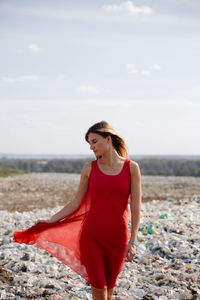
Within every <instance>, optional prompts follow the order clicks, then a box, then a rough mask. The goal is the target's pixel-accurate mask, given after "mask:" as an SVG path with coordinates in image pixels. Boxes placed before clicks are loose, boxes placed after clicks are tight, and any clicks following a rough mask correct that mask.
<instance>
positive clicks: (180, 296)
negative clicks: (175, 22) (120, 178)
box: [0, 174, 200, 300]
mask: <svg viewBox="0 0 200 300" xmlns="http://www.w3.org/2000/svg"><path fill="white" fill-rule="evenodd" d="M42 175H44V176H42ZM71 175H72V174H71ZM20 176H21V175H20ZM29 176H30V177H29ZM35 178H36V179H35ZM42 178H43V179H42ZM55 178H57V179H56V180H57V181H56V180H55ZM78 178H79V177H78V176H76V175H72V176H65V175H56V174H54V175H52V174H51V175H50V174H49V177H48V175H47V174H39V175H36V174H35V175H25V176H24V177H23V176H21V177H19V176H17V177H15V178H8V179H5V178H4V179H0V200H1V199H4V201H5V199H6V195H9V197H11V196H10V195H11V190H12V193H13V195H14V193H17V194H18V195H17V196H15V197H18V200H17V201H18V202H19V201H20V198H19V195H20V193H21V197H22V198H23V197H24V198H26V199H27V203H28V202H30V203H31V201H30V199H28V195H31V192H30V194H29V193H27V189H32V193H33V194H34V193H37V194H38V199H39V195H40V193H43V194H44V195H43V199H44V200H43V202H44V203H43V204H44V205H43V207H42V208H40V206H39V205H38V203H39V201H38V200H37V201H36V203H35V204H34V206H33V207H34V208H31V209H29V210H27V209H26V205H25V199H22V200H23V201H22V203H23V205H24V211H23V209H22V207H21V208H20V211H18V210H13V209H11V207H10V208H9V206H8V205H7V206H6V209H2V208H3V207H1V210H0V299H27V300H28V299H38V300H39V299H41V300H42V299H49V300H64V299H72V300H78V299H88V300H92V296H91V288H90V285H88V284H87V282H86V281H85V280H84V279H83V278H81V277H80V276H79V275H78V274H77V273H75V272H74V271H72V270H71V269H70V268H69V267H67V266H66V265H64V264H63V263H62V262H60V261H58V260H57V259H56V258H55V257H53V256H52V255H51V254H49V253H48V252H46V251H44V250H41V249H39V248H38V247H37V246H36V245H31V246H30V245H29V246H28V245H25V244H18V243H15V242H14V241H13V233H14V231H16V230H21V229H25V228H28V227H30V226H32V225H33V224H34V222H35V221H36V220H38V219H46V218H48V217H49V216H50V215H52V214H54V213H56V212H57V211H58V210H60V209H61V208H62V207H63V204H62V205H57V202H56V201H57V198H56V197H58V198H59V197H60V196H61V194H56V191H55V189H58V190H59V188H60V187H61V186H62V187H63V188H60V190H59V193H61V192H62V191H63V195H64V194H65V195H66V193H67V195H71V194H73V191H74V187H72V186H75V185H76V184H77V180H78ZM165 179H166V180H165ZM34 180H35V181H34ZM70 180H71V181H70ZM142 180H143V185H145V184H146V185H147V184H148V185H150V182H153V177H151V176H149V177H148V176H145V178H144V177H143V179H142ZM154 180H155V181H156V180H157V184H160V182H166V181H167V182H168V183H169V182H170V183H171V185H173V182H174V181H173V180H176V185H177V186H178V187H180V185H181V184H182V183H183V182H184V180H186V178H185V179H183V178H169V177H168V178H167V177H154ZM187 180H191V185H193V193H192V191H191V190H190V192H188V191H187V190H186V191H185V194H184V195H182V194H181V193H179V194H178V196H177V195H176V194H175V193H174V195H175V196H176V197H172V195H171V194H170V195H171V196H170V197H169V191H168V192H166V189H165V188H163V189H162V191H161V189H160V192H159V193H158V190H157V198H156V197H155V199H151V201H148V202H144V203H142V208H141V222H140V229H139V233H138V240H137V245H138V246H137V254H136V256H135V258H134V259H133V261H132V262H126V263H125V264H124V266H123V269H122V271H121V273H120V274H119V277H118V280H117V286H116V287H115V289H114V294H113V299H115V300H120V299H131V300H134V299H144V300H150V299H154V300H167V299H173V300H174V299H177V300H187V299H200V230H199V229H200V197H199V194H198V193H197V190H196V185H195V178H188V179H187ZM198 180H199V179H197V183H199V182H198ZM17 182H18V183H20V184H21V185H20V188H19V184H17ZM31 182H32V183H31ZM178 182H179V183H178ZM30 183H31V184H30ZM57 183H58V187H56V184H57ZM52 185H53V186H54V192H53V189H52ZM152 186H153V185H152ZM160 186H161V185H160ZM188 186H189V184H188ZM16 188H17V190H16ZM169 188H170V184H169ZM45 189H46V192H47V195H49V193H51V195H54V207H49V206H48V201H47V200H48V199H47V198H46V196H45V192H44V190H45ZM66 189H68V191H67V192H66ZM41 190H42V191H41ZM49 191H50V192H49ZM170 193H171V192H170ZM155 194H156V193H154V196H155ZM164 195H165V196H166V197H164ZM167 195H168V196H167ZM181 195H182V197H180V196H181ZM13 197H14V196H13ZM31 197H33V195H31ZM51 199H53V196H52V198H51ZM15 201H16V198H15ZM10 203H12V199H11V201H10ZM32 203H33V201H32ZM50 203H51V205H53V200H51V201H50ZM37 206H38V207H39V208H37ZM130 221H131V214H130ZM130 225H131V222H129V226H130Z"/></svg>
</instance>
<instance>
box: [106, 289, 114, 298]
mask: <svg viewBox="0 0 200 300" xmlns="http://www.w3.org/2000/svg"><path fill="white" fill-rule="evenodd" d="M113 291H114V289H107V300H112V295H113Z"/></svg>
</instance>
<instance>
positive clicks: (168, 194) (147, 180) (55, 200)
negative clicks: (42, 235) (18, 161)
mask: <svg viewBox="0 0 200 300" xmlns="http://www.w3.org/2000/svg"><path fill="white" fill-rule="evenodd" d="M79 179H80V175H78V174H60V173H32V174H28V175H27V174H26V175H17V176H12V177H7V178H0V210H8V211H19V212H22V211H30V210H33V209H35V208H46V207H56V206H57V205H61V206H62V205H63V206H64V205H65V204H66V203H68V202H69V201H71V200H73V197H74V195H75V192H76V189H77V187H78V183H79ZM142 194H143V197H142V201H143V202H146V201H151V200H154V199H155V200H158V199H160V200H163V199H166V198H172V199H174V201H176V202H177V204H181V201H182V200H183V199H185V198H190V199H191V198H194V199H196V198H199V197H200V178H195V177H165V176H142Z"/></svg>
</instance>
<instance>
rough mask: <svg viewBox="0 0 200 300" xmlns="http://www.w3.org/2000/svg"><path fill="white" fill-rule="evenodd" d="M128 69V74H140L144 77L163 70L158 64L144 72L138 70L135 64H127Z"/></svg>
mask: <svg viewBox="0 0 200 300" xmlns="http://www.w3.org/2000/svg"><path fill="white" fill-rule="evenodd" d="M126 69H127V71H128V74H140V75H142V76H150V75H151V74H152V73H153V71H154V70H155V71H158V70H160V69H161V66H160V65H158V64H154V65H151V66H150V67H149V68H146V69H144V70H139V69H138V68H136V66H135V65H134V64H126Z"/></svg>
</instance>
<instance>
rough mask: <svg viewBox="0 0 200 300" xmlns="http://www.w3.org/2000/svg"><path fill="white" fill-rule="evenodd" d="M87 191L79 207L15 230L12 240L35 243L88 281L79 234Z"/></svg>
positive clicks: (85, 208) (88, 197) (88, 199)
mask: <svg viewBox="0 0 200 300" xmlns="http://www.w3.org/2000/svg"><path fill="white" fill-rule="evenodd" d="M89 203H90V196H89V192H87V194H86V195H85V197H84V199H83V200H82V202H81V205H80V206H79V208H78V209H77V210H76V211H74V212H73V213H71V214H70V215H68V216H67V217H65V218H64V219H62V220H61V221H57V222H53V223H44V222H41V223H38V224H36V225H34V226H32V227H30V228H28V229H26V230H22V231H16V232H15V233H14V237H13V239H14V241H15V242H17V243H20V244H22V243H24V244H28V245H33V244H35V243H36V244H37V246H38V247H39V248H41V249H43V250H46V251H48V252H49V253H51V254H52V255H53V256H55V257H56V258H57V259H59V260H60V261H62V262H63V263H64V264H65V265H67V266H69V267H70V268H71V269H72V270H74V271H75V272H77V273H78V274H79V275H81V276H82V277H83V278H84V279H86V280H87V281H88V282H89V278H88V275H87V272H86V269H85V266H84V265H82V264H81V261H80V245H79V242H80V234H81V229H82V223H83V221H84V218H85V217H86V215H87V212H88V211H89Z"/></svg>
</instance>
